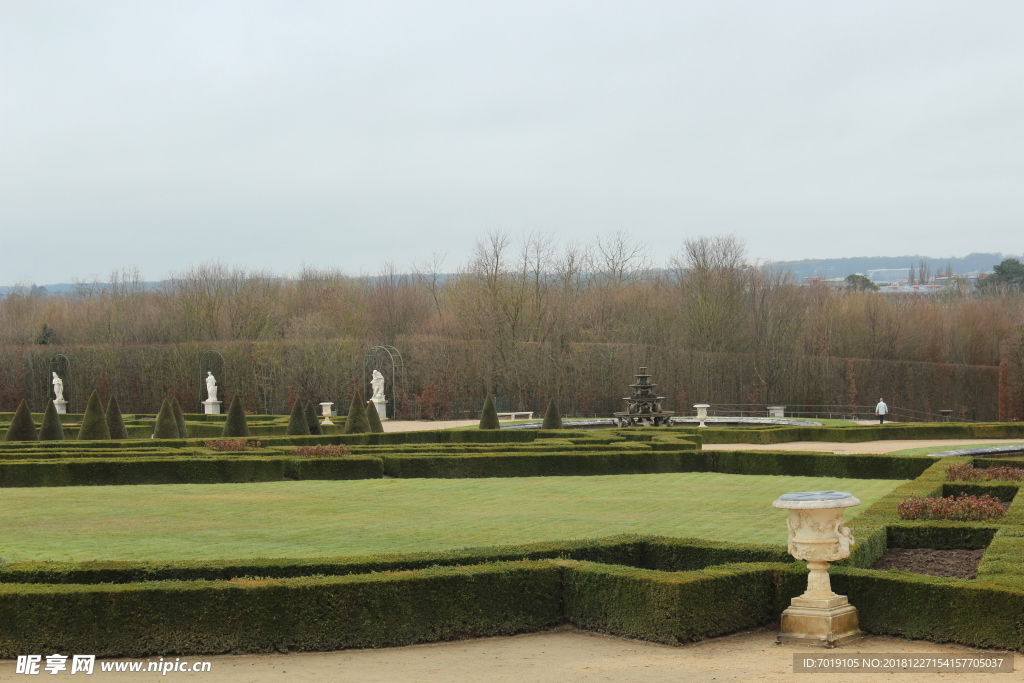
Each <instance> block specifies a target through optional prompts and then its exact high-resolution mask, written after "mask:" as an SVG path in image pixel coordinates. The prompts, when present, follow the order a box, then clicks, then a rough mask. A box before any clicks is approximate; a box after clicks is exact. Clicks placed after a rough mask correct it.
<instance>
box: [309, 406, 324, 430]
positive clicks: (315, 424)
mask: <svg viewBox="0 0 1024 683" xmlns="http://www.w3.org/2000/svg"><path fill="white" fill-rule="evenodd" d="M306 424H307V425H309V433H310V434H313V435H315V436H320V435H321V434H323V433H324V430H323V429H321V427H320V418H318V417H317V416H316V406H315V405H314V404H313V402H312V401H306Z"/></svg>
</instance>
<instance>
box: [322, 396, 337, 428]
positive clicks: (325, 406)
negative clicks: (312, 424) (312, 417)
mask: <svg viewBox="0 0 1024 683" xmlns="http://www.w3.org/2000/svg"><path fill="white" fill-rule="evenodd" d="M333 405H334V401H322V402H321V403H320V412H321V413H322V414H323V416H324V421H323V422H321V423H320V424H321V425H332V424H334V423H333V422H331V406H333Z"/></svg>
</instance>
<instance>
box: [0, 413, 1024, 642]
mask: <svg viewBox="0 0 1024 683" xmlns="http://www.w3.org/2000/svg"><path fill="white" fill-rule="evenodd" d="M193 417H194V416H189V418H188V419H189V421H190V422H191V424H189V426H188V431H189V434H191V435H192V436H193V437H198V438H190V439H177V440H166V441H157V440H151V439H149V438H148V434H147V435H146V437H147V438H146V439H144V440H143V439H139V438H138V434H137V432H132V430H133V429H134V428H135V427H136V426H137V424H136V421H137V419H136V418H135V417H133V416H126V419H125V424H126V428H127V429H128V430H129V433H130V434H131V435H133V436H135V437H136V438H134V439H129V440H125V441H88V442H73V441H65V442H59V441H58V442H7V443H3V444H0V485H2V486H8V487H13V486H75V485H120V484H153V483H161V484H174V483H219V482H252V481H273V480H278V479H286V478H290V479H353V478H379V477H384V476H389V477H414V478H423V477H428V478H461V477H522V476H564V475H608V474H637V473H647V474H649V473H661V472H721V473H728V474H735V475H741V476H742V475H753V474H758V475H792V476H821V477H824V476H829V477H844V478H849V479H899V480H903V481H904V482H905V483H903V484H901V485H900V486H898V487H897V488H896V489H895V490H893V491H892V492H891V493H890V494H888V495H886V496H884V497H882V498H881V499H879V500H878V501H877V502H876V503H875V504H874V505H872V506H871V507H870V508H868V509H867V510H865V511H864V512H863V513H862V514H861V515H860V516H858V517H856V518H855V519H854V520H853V521H852V522H851V525H850V526H851V527H852V529H853V532H854V535H855V537H856V539H857V545H856V546H855V547H854V551H853V554H852V555H851V556H850V558H849V559H848V560H845V561H844V562H842V563H839V564H837V565H836V566H834V567H833V569H832V571H831V575H832V583H833V587H834V589H835V590H836V591H837V592H839V593H842V594H846V595H848V596H849V598H850V602H851V603H852V604H853V605H855V606H856V607H857V608H858V610H859V611H860V621H861V627H862V628H863V629H864V630H866V631H868V632H871V633H880V634H892V635H900V636H905V637H909V638H923V639H928V640H934V641H953V642H958V643H963V644H966V645H971V646H977V647H997V648H1008V649H1014V650H1022V649H1024V619H1022V615H1024V502H1022V497H1021V496H1018V495H1017V493H1018V492H1019V489H1020V486H1021V482H1013V481H993V482H984V481H972V482H962V481H961V482H952V481H948V480H947V477H946V469H947V468H948V467H950V466H953V465H962V464H970V463H973V464H975V465H977V466H987V465H990V464H991V463H992V462H993V461H992V460H991V459H985V458H970V457H949V458H930V457H919V456H888V455H844V454H840V455H833V454H815V453H806V452H786V451H785V450H782V449H779V450H776V451H747V452H744V451H743V450H741V449H737V450H734V451H715V452H710V451H703V450H701V441H702V439H703V440H704V441H707V442H711V441H716V442H719V443H744V442H750V441H757V440H760V442H761V443H784V442H785V441H791V440H796V439H798V438H799V439H814V440H834V441H848V442H856V441H864V440H872V439H876V438H885V437H888V438H898V439H903V438H921V437H922V436H923V434H924V433H928V434H929V435H930V436H931V438H936V436H935V435H937V434H942V435H943V436H942V437H938V438H943V437H945V438H965V437H964V436H963V434H964V433H966V432H967V431H970V434H971V436H974V437H978V436H984V437H989V438H1020V437H1022V436H1024V426H1021V425H962V424H954V425H948V426H947V425H922V426H920V427H917V426H915V425H893V426H883V427H865V428H835V429H829V428H768V429H758V430H739V429H736V430H726V429H705V430H701V431H700V433H699V434H697V433H696V431H695V430H686V429H674V428H673V429H660V430H653V429H651V430H648V429H633V430H593V431H568V430H549V431H544V430H540V431H502V430H494V431H489V430H468V431H436V432H410V433H372V434H368V433H364V434H348V435H343V434H325V435H322V436H297V437H286V436H282V435H278V434H283V430H282V431H281V432H279V433H278V434H275V433H274V430H275V429H277V427H280V425H281V424H285V423H286V422H287V418H284V419H283V420H282V419H278V420H277V421H276V422H275V424H274V425H270V424H268V425H260V424H259V423H257V422H256V421H254V422H252V423H250V432H251V435H250V438H252V439H258V440H259V442H260V444H259V447H258V448H255V449H253V450H249V451H244V452H232V453H223V452H216V451H213V450H211V449H209V448H206V447H205V445H204V440H203V438H204V436H205V437H206V438H210V437H212V436H213V435H212V434H211V435H205V434H203V433H202V429H200V428H201V427H202V424H201V421H199V420H193V419H192V418H193ZM71 421H73V420H69V422H71ZM151 422H152V421H150V427H149V428H150V429H152V427H151ZM264 428H265V429H266V431H260V430H262V429H264ZM65 429H66V430H67V429H68V428H67V427H65ZM211 431H212V430H211ZM197 432H198V433H197ZM911 433H913V434H915V435H916V436H909V435H908V434H911ZM218 434H219V431H218ZM826 437H829V438H826ZM966 438H970V437H966ZM311 444H345V445H347V446H348V448H349V451H350V454H349V455H346V456H342V457H337V458H308V457H300V456H296V455H294V454H292V450H293V449H294V448H295V447H297V446H301V445H311ZM998 462H999V464H1011V463H1013V462H1020V459H1017V460H1015V459H1013V458H1000V459H999V460H998ZM850 488H851V489H852V490H854V491H856V484H855V483H854V482H852V481H851V483H850ZM964 492H968V493H984V492H989V493H991V494H992V495H994V496H996V497H998V498H1000V499H1001V500H1003V501H1006V502H1009V503H1010V506H1009V510H1008V513H1007V515H1006V516H1005V517H1003V518H1002V519H999V520H994V521H986V522H952V521H905V520H902V519H900V518H899V516H898V515H897V514H896V507H897V505H898V504H899V503H900V502H901V501H903V500H905V499H906V498H908V497H910V496H936V495H954V494H957V493H964ZM770 502H771V501H765V505H766V506H768V505H770ZM779 523H780V524H784V522H783V520H782V519H781V518H780V522H779ZM0 544H2V541H0ZM889 547H903V548H914V547H928V548H987V550H986V551H985V554H984V556H983V559H982V562H981V565H980V567H979V570H978V575H977V578H976V579H971V580H965V579H950V578H939V577H933V576H926V575H919V574H911V573H906V572H900V571H895V570H889V571H880V570H872V569H868V567H870V566H871V565H872V564H873V563H874V561H875V560H876V559H878V558H879V557H880V556H881V555H882V554H883V553H884V552H885V550H886V549H887V548H889ZM0 554H2V545H0ZM805 585H806V567H805V565H804V563H802V562H794V561H792V558H791V557H789V555H787V554H786V549H785V547H784V546H782V545H754V544H732V543H722V542H712V541H708V540H705V539H693V538H689V539H684V538H664V537H656V536H621V537H611V538H603V539H590V540H585V541H584V540H575V541H573V540H567V541H563V542H553V543H534V544H526V545H518V546H492V547H482V548H475V549H468V550H451V551H444V552H427V553H407V554H380V555H368V556H359V557H341V558H298V559H254V560H234V561H232V560H230V559H222V560H208V561H200V560H195V561H174V562H124V561H121V562H99V561H94V562H8V563H0V657H13V656H15V655H17V654H20V653H24V652H28V651H33V652H37V651H46V652H50V651H67V650H71V651H78V652H90V653H96V654H97V655H100V656H106V657H110V656H130V657H136V656H152V655H170V654H214V653H244V652H271V651H300V650H332V649H339V648H349V647H384V646H393V645H405V644H411V643H419V642H430V641H438V640H447V639H456V638H464V637H478V636H493V635H502V634H512V633H522V632H529V631H537V630H541V629H545V628H548V627H551V626H553V625H556V624H564V623H569V624H574V625H577V626H579V627H582V628H586V629H592V630H596V631H600V632H604V633H609V634H615V635H621V636H628V637H633V638H640V639H644V640H650V641H654V642H659V643H668V644H676V643H681V642H688V641H693V640H698V639H701V638H707V637H711V636H715V635H721V634H724V633H729V632H731V631H735V630H737V629H742V628H749V627H754V626H758V625H762V624H767V623H771V622H774V621H777V620H778V618H779V614H780V613H781V611H782V610H783V609H784V608H785V607H786V606H787V605H788V601H789V599H790V598H792V597H794V596H796V595H798V594H800V593H802V592H803V590H804V587H805ZM242 624H244V626H241V625H242Z"/></svg>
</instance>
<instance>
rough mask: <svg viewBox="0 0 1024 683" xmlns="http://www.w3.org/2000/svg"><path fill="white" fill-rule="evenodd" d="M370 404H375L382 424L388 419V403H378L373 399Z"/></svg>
mask: <svg viewBox="0 0 1024 683" xmlns="http://www.w3.org/2000/svg"><path fill="white" fill-rule="evenodd" d="M370 402H371V403H373V407H374V408H376V409H377V417H379V418H380V421H381V422H384V421H385V420H387V419H388V402H387V401H378V400H377V399H374V398H371V399H370Z"/></svg>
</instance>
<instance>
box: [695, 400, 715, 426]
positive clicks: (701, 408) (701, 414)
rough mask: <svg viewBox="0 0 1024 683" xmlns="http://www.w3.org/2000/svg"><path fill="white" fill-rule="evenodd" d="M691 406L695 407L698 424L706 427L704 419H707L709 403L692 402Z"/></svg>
mask: <svg viewBox="0 0 1024 683" xmlns="http://www.w3.org/2000/svg"><path fill="white" fill-rule="evenodd" d="M693 407H694V408H696V409H697V420H698V421H699V422H700V426H701V427H707V425H706V424H704V421H705V420H707V419H708V408H710V407H711V405H710V404H708V403H694V404H693Z"/></svg>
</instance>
